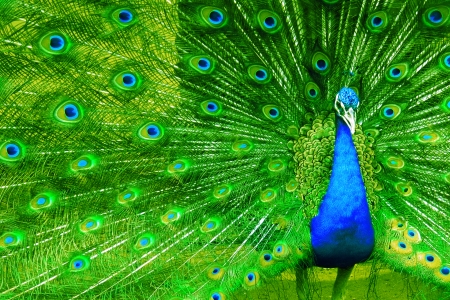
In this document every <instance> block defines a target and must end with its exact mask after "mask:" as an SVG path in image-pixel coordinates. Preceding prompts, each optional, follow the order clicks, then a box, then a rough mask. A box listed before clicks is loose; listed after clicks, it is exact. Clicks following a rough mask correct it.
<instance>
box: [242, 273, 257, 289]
mask: <svg viewBox="0 0 450 300" xmlns="http://www.w3.org/2000/svg"><path fill="white" fill-rule="evenodd" d="M259 277H260V276H259V273H258V272H256V271H250V272H247V273H246V274H245V277H244V284H245V286H246V287H255V286H257V285H258V283H259Z"/></svg>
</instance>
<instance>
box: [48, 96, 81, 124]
mask: <svg viewBox="0 0 450 300" xmlns="http://www.w3.org/2000/svg"><path fill="white" fill-rule="evenodd" d="M54 115H55V117H56V119H57V120H58V121H60V122H62V123H77V122H79V121H81V119H83V110H82V108H81V106H80V105H79V104H78V103H76V102H74V101H66V102H64V103H62V104H60V105H59V106H58V107H57V108H56V109H55V113H54Z"/></svg>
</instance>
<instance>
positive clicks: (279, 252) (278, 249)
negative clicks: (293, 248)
mask: <svg viewBox="0 0 450 300" xmlns="http://www.w3.org/2000/svg"><path fill="white" fill-rule="evenodd" d="M289 254H290V250H289V247H288V246H287V245H286V243H285V242H278V243H277V244H276V245H275V246H274V247H273V255H274V256H275V257H276V258H278V259H284V258H286V257H287V256H288V255H289Z"/></svg>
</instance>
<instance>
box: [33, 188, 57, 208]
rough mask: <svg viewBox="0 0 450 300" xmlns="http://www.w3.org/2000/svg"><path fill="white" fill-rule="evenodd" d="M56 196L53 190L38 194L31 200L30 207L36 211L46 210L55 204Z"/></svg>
mask: <svg viewBox="0 0 450 300" xmlns="http://www.w3.org/2000/svg"><path fill="white" fill-rule="evenodd" d="M56 198H57V196H56V194H54V193H51V192H47V193H42V194H38V195H37V196H35V197H34V198H33V199H32V200H31V201H30V207H31V209H33V210H34V211H39V210H44V209H46V208H49V207H51V206H53V205H54V203H55V201H56Z"/></svg>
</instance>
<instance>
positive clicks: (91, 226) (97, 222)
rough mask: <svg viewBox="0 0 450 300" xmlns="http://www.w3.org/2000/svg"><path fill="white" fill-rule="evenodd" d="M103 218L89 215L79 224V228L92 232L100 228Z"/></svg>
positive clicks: (84, 231)
mask: <svg viewBox="0 0 450 300" xmlns="http://www.w3.org/2000/svg"><path fill="white" fill-rule="evenodd" d="M102 223H103V220H102V219H101V218H100V217H90V218H87V219H85V220H84V221H83V222H81V224H80V230H81V232H83V233H88V232H92V231H95V230H98V229H100V228H101V226H102Z"/></svg>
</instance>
